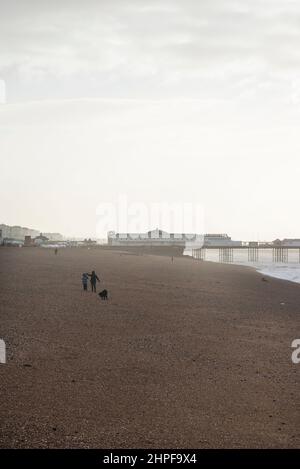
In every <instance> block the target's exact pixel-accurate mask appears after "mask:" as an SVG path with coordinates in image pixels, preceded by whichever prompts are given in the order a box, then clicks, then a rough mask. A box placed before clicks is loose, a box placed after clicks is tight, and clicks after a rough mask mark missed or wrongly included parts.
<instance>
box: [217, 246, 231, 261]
mask: <svg viewBox="0 0 300 469" xmlns="http://www.w3.org/2000/svg"><path fill="white" fill-rule="evenodd" d="M219 261H220V262H226V263H230V262H233V248H232V247H230V248H229V247H223V248H219Z"/></svg>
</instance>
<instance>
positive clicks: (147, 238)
mask: <svg viewBox="0 0 300 469" xmlns="http://www.w3.org/2000/svg"><path fill="white" fill-rule="evenodd" d="M108 244H109V245H111V246H182V247H188V246H191V247H192V246H199V247H201V246H203V245H210V246H241V245H242V241H233V240H232V239H231V238H230V236H228V235H227V234H205V235H201V234H196V233H168V232H167V231H163V230H160V229H158V228H156V229H155V230H151V231H147V232H146V233H115V232H114V231H109V232H108Z"/></svg>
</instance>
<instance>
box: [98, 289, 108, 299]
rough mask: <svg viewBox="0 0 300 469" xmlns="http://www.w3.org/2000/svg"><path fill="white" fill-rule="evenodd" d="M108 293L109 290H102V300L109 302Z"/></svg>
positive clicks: (100, 294)
mask: <svg viewBox="0 0 300 469" xmlns="http://www.w3.org/2000/svg"><path fill="white" fill-rule="evenodd" d="M107 293H108V291H107V290H102V291H101V292H100V293H99V296H100V298H101V300H108V296H107Z"/></svg>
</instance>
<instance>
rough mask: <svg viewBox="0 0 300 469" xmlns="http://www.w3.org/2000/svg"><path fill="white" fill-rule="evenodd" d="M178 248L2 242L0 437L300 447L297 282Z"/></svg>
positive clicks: (13, 442)
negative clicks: (88, 274) (85, 286)
mask: <svg viewBox="0 0 300 469" xmlns="http://www.w3.org/2000/svg"><path fill="white" fill-rule="evenodd" d="M179 254H180V253H178V252H177V253H176V254H174V262H173V263H172V262H171V257H170V255H171V254H170V252H166V251H163V250H162V251H161V252H154V254H153V252H152V254H149V251H147V253H146V254H145V253H144V254H142V252H141V250H135V249H133V250H131V251H130V252H125V251H124V250H123V252H119V251H118V250H116V249H114V250H111V249H107V248H103V249H90V250H87V249H75V248H74V249H65V250H61V251H59V254H58V255H57V256H55V255H54V253H53V251H52V250H47V249H41V248H40V249H39V248H36V249H35V248H27V249H26V248H22V249H20V248H0V285H1V288H0V305H1V310H0V338H2V339H4V340H5V341H6V344H7V352H8V362H7V364H5V365H1V364H0V389H1V402H0V447H2V448H3V447H10V448H28V447H39V448H47V447H49V448H55V447H56V448H64V447H67V448H92V447H100V448H101V447H106V448H116V447H120V448H137V447H143V448H157V447H161V448H176V447H178V448H180V447H183V448H189V447H190V448H191V447H194V448H220V447H231V448H236V447H247V448H249V447H250V448H251V447H255V448H260V447H274V448H275V447H276V448H287V447H289V448H295V447H299V446H300V402H299V389H300V365H294V364H293V363H292V361H291V353H292V349H291V342H292V340H293V339H295V338H299V337H300V285H297V284H293V283H290V282H285V281H283V280H278V279H275V278H273V279H272V278H269V279H268V282H263V281H262V277H261V275H260V274H258V273H257V272H255V271H254V270H252V269H250V268H244V267H240V266H233V265H220V264H213V263H208V262H207V263H206V262H200V261H194V260H192V259H189V258H185V257H180V255H179ZM92 269H95V270H96V272H97V274H98V275H99V277H100V279H101V285H100V287H101V288H107V289H108V291H109V295H110V298H109V301H107V302H105V301H101V300H100V298H99V297H98V295H95V294H93V293H92V292H90V291H89V292H87V293H85V292H83V291H82V286H81V274H82V272H84V271H91V270H92ZM98 289H99V287H98ZM281 303H284V304H281Z"/></svg>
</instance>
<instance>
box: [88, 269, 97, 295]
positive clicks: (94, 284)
mask: <svg viewBox="0 0 300 469" xmlns="http://www.w3.org/2000/svg"><path fill="white" fill-rule="evenodd" d="M87 275H88V276H89V277H91V287H92V291H93V292H95V293H96V283H97V280H98V282H100V279H99V278H98V276H97V274H96V272H95V271H94V270H93V271H92V273H91V274H87Z"/></svg>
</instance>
